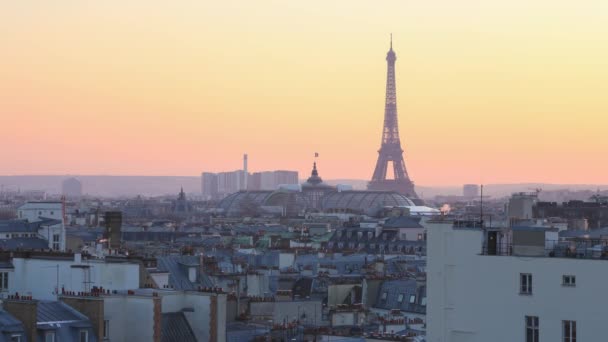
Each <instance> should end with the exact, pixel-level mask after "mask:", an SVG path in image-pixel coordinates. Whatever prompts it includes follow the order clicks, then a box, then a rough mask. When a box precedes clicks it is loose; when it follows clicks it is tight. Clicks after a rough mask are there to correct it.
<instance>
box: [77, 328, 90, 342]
mask: <svg viewBox="0 0 608 342" xmlns="http://www.w3.org/2000/svg"><path fill="white" fill-rule="evenodd" d="M78 341H80V342H89V332H88V331H87V330H80V333H79V334H78Z"/></svg>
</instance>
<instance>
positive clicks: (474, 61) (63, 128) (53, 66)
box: [0, 0, 608, 185]
mask: <svg viewBox="0 0 608 342" xmlns="http://www.w3.org/2000/svg"><path fill="white" fill-rule="evenodd" d="M390 32H392V33H393V36H394V43H393V44H394V48H395V50H396V52H397V67H396V69H397V92H398V109H399V119H400V131H401V139H402V143H403V146H404V149H405V151H406V155H405V157H406V163H407V165H408V171H409V173H410V176H411V177H412V179H413V180H414V181H415V182H416V183H417V184H420V185H448V184H461V183H467V182H474V183H480V182H484V183H496V182H525V181H540V182H553V183H608V162H606V161H605V155H606V151H607V150H608V139H607V138H606V132H607V131H608V130H607V128H608V94H607V92H608V1H606V0H597V1H593V0H580V1H575V0H571V1H559V0H557V1H556V0H534V1H530V0H509V1H505V0H476V1H473V0H458V1H454V0H443V1H437V0H428V1H426V0H425V1H420V0H396V1H372V0H370V1H354V0H332V1H327V0H314V1H310V0H309V1H285V0H281V1H270V0H268V1H266V0H260V1H230V0H222V1H201V0H180V1H166V0H129V1H124V0H103V1H99V0H95V1H91V0H88V1H87V0H56V1H39V0H19V1H3V2H2V3H1V4H0V44H1V47H2V50H1V51H2V55H1V57H0V118H1V119H2V120H1V121H0V123H1V129H2V130H1V133H0V146H1V148H0V174H128V175H198V174H200V172H201V171H204V170H205V171H221V170H231V169H236V168H239V167H240V166H241V157H242V154H243V153H244V152H247V153H249V162H250V163H249V164H250V169H251V170H261V169H296V170H299V171H300V172H301V176H304V175H305V174H307V173H308V172H309V171H310V166H311V163H312V160H313V158H312V157H313V154H314V152H319V154H320V158H319V168H320V173H321V176H323V177H324V178H362V179H367V178H369V177H371V174H372V171H373V168H374V164H375V162H376V158H377V150H378V148H379V145H380V138H381V128H382V119H383V109H384V90H385V89H384V87H385V77H386V62H385V60H384V58H385V55H386V51H387V50H388V43H389V42H388V38H389V33H390Z"/></svg>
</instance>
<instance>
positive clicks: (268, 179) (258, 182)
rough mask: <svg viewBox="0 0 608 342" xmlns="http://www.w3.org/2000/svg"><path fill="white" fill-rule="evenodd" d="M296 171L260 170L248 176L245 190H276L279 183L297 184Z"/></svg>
mask: <svg viewBox="0 0 608 342" xmlns="http://www.w3.org/2000/svg"><path fill="white" fill-rule="evenodd" d="M298 181H299V180H298V172H297V171H286V170H277V171H262V172H254V173H253V174H251V175H250V176H249V185H248V187H247V190H277V189H278V188H279V186H280V185H285V184H298Z"/></svg>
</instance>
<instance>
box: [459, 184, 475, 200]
mask: <svg viewBox="0 0 608 342" xmlns="http://www.w3.org/2000/svg"><path fill="white" fill-rule="evenodd" d="M462 196H464V197H466V198H470V199H472V198H475V197H479V185H477V184H465V185H463V186H462Z"/></svg>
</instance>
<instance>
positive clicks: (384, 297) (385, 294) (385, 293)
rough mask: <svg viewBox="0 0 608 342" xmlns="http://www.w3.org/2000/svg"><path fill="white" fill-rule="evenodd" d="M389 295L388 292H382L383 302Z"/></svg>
mask: <svg viewBox="0 0 608 342" xmlns="http://www.w3.org/2000/svg"><path fill="white" fill-rule="evenodd" d="M387 294H388V293H387V292H382V297H381V298H382V300H386V296H387Z"/></svg>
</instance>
